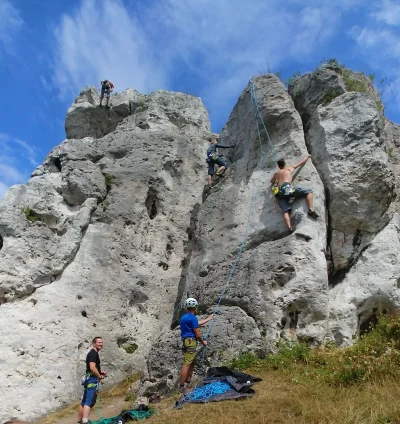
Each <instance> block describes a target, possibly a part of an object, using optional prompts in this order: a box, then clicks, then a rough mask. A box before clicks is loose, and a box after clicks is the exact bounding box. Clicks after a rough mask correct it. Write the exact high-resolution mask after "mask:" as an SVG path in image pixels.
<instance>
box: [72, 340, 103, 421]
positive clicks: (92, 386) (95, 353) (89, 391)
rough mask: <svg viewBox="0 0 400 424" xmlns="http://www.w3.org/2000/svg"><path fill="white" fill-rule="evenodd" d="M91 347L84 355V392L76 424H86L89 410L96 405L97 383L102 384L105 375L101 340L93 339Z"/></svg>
mask: <svg viewBox="0 0 400 424" xmlns="http://www.w3.org/2000/svg"><path fill="white" fill-rule="evenodd" d="M92 344H93V347H92V349H91V350H90V351H89V353H88V354H87V355H86V375H85V378H84V382H83V387H84V388H85V391H84V392H83V398H82V402H81V404H80V405H79V409H78V423H79V424H80V423H82V424H87V422H88V421H89V414H90V409H91V408H93V406H94V405H95V404H96V398H97V393H98V386H99V382H100V383H101V384H104V378H105V377H107V373H106V372H104V371H101V367H100V356H99V351H100V350H101V349H102V348H103V339H102V338H101V337H95V338H94V339H93V340H92Z"/></svg>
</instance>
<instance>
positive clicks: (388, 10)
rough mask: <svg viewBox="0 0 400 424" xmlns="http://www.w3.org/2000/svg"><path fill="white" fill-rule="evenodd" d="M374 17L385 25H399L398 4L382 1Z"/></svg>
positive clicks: (399, 9)
mask: <svg viewBox="0 0 400 424" xmlns="http://www.w3.org/2000/svg"><path fill="white" fill-rule="evenodd" d="M374 16H375V17H376V19H378V20H379V21H383V22H384V23H385V24H387V25H391V26H397V25H400V4H399V3H398V1H396V2H395V1H392V0H383V2H382V3H381V4H380V5H379V6H378V11H377V12H376V13H375V14H374Z"/></svg>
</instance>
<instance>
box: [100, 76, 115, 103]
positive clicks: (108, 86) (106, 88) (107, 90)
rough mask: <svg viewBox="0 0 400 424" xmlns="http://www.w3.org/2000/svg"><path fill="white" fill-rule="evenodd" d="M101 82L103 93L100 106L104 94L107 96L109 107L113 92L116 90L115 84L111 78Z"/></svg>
mask: <svg viewBox="0 0 400 424" xmlns="http://www.w3.org/2000/svg"><path fill="white" fill-rule="evenodd" d="M100 84H101V95H100V107H101V103H102V101H103V98H104V96H105V97H106V99H107V100H106V107H109V105H108V103H109V101H110V95H111V92H112V91H114V84H113V83H112V82H111V81H110V80H103V81H100Z"/></svg>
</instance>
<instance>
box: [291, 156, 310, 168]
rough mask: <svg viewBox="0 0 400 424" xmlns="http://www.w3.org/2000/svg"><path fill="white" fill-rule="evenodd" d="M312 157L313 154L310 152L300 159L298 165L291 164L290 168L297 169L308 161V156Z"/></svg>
mask: <svg viewBox="0 0 400 424" xmlns="http://www.w3.org/2000/svg"><path fill="white" fill-rule="evenodd" d="M310 157H311V155H310V154H308V155H307V156H306V157H305V158H304V159H303V160H302V161H300V162H299V163H298V164H297V165H293V166H291V167H290V168H293V169H296V168H299V167H300V166H301V165H304V164H305V163H306V162H307V161H308V158H310Z"/></svg>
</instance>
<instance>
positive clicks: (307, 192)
mask: <svg viewBox="0 0 400 424" xmlns="http://www.w3.org/2000/svg"><path fill="white" fill-rule="evenodd" d="M310 157H311V155H310V154H309V155H307V156H306V157H305V158H304V159H303V160H302V161H301V162H299V163H298V164H297V165H294V166H286V164H285V160H284V159H279V160H278V162H277V164H278V167H279V170H278V171H276V172H275V174H274V175H273V177H272V178H271V184H272V185H274V184H277V185H278V192H277V193H276V195H275V196H276V197H277V198H278V203H279V206H280V208H281V209H282V212H283V219H284V220H285V224H286V225H287V227H288V228H289V231H290V232H291V233H293V231H294V229H293V228H292V224H291V223H290V212H291V210H292V206H291V204H290V201H291V199H300V198H302V197H305V198H306V202H307V205H308V216H309V217H311V218H318V214H317V213H316V212H315V211H314V210H313V191H312V190H311V189H308V188H307V189H304V188H301V187H294V186H293V185H292V180H293V176H292V173H293V171H294V170H295V169H296V168H299V167H300V166H302V165H304V164H305V163H306V162H307V160H308V159H309V158H310Z"/></svg>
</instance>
